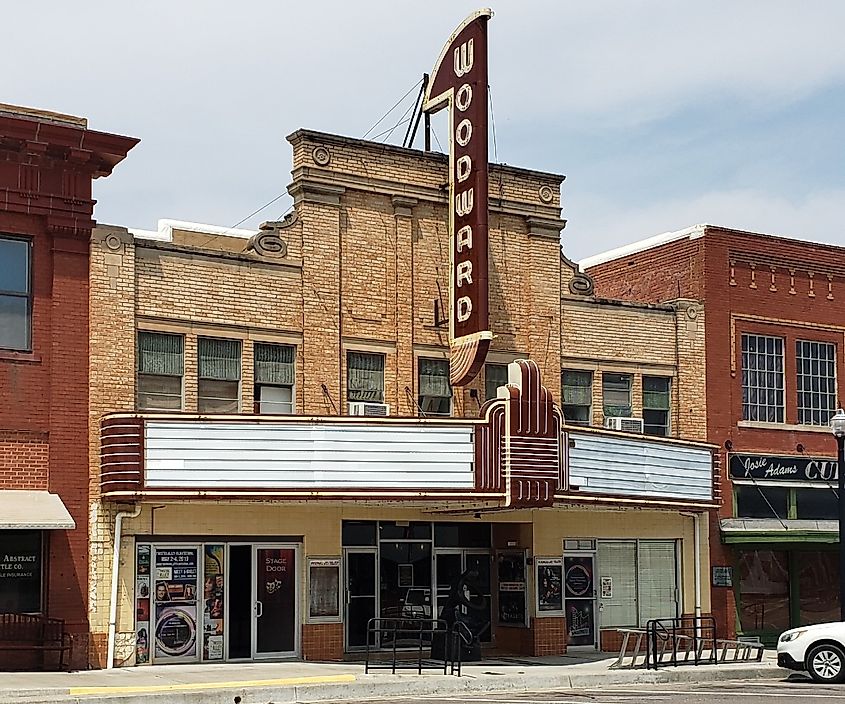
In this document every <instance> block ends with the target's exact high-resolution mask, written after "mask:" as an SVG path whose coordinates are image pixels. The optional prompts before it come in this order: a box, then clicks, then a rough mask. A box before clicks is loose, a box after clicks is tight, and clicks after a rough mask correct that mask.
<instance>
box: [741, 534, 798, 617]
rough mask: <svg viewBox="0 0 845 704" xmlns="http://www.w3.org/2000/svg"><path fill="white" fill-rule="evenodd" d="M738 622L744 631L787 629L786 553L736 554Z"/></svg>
mask: <svg viewBox="0 0 845 704" xmlns="http://www.w3.org/2000/svg"><path fill="white" fill-rule="evenodd" d="M739 590H740V595H741V599H740V608H739V615H740V622H741V624H742V630H743V632H745V633H749V632H752V633H753V632H760V631H777V632H780V631H785V630H786V629H787V628H789V625H790V624H789V568H788V559H787V553H786V552H783V551H774V550H747V551H741V552H740V553H739Z"/></svg>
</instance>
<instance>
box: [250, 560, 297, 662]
mask: <svg viewBox="0 0 845 704" xmlns="http://www.w3.org/2000/svg"><path fill="white" fill-rule="evenodd" d="M253 565H254V572H253V575H254V577H253V590H252V591H253V602H254V605H253V609H254V611H253V619H254V620H253V623H254V627H253V641H252V656H253V658H256V659H259V658H274V657H281V656H285V655H295V654H296V652H297V650H298V642H297V641H298V638H297V634H298V630H299V629H298V624H299V608H298V607H299V604H298V601H299V599H298V593H297V592H298V590H297V580H296V575H297V571H298V565H297V547H296V546H295V545H255V546H254V547H253Z"/></svg>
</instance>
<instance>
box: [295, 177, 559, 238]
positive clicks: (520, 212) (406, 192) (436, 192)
mask: <svg viewBox="0 0 845 704" xmlns="http://www.w3.org/2000/svg"><path fill="white" fill-rule="evenodd" d="M326 188H328V189H335V190H334V191H332V192H338V191H337V189H340V190H339V193H340V194H342V193H343V192H344V190H356V191H363V192H365V193H377V194H380V195H388V196H391V197H394V196H397V197H404V198H411V199H416V200H418V201H427V202H430V203H442V204H444V205H445V204H446V203H447V202H448V186H447V184H445V183H444V184H442V185H441V186H436V187H435V186H424V185H420V184H418V183H403V182H400V181H396V180H392V179H383V178H378V177H374V176H361V175H359V174H350V173H341V172H338V171H330V170H327V169H317V168H314V167H311V166H300V167H297V168H296V169H294V171H293V182H292V183H291V184H290V185H289V186H288V193H290V194H291V195H292V196H294V201H295V202H298V201H297V200H296V198H297V196H296V193H298V192H299V191H301V190H302V189H305V190H317V189H326ZM321 202H324V201H321ZM490 212H491V213H496V214H502V215H516V216H518V217H525V218H529V217H530V218H536V219H537V220H538V221H544V220H545V221H549V222H552V221H554V222H556V223H561V222H562V223H564V225H563V226H565V224H566V221H565V220H561V219H560V217H559V216H560V208H559V207H556V206H550V205H543V204H541V203H527V202H524V201H517V200H512V199H508V198H499V197H498V196H497V195H496V194H493V193H491V194H490ZM563 226H561V229H562V227H563ZM558 233H559V231H558ZM556 237H559V234H558V235H556Z"/></svg>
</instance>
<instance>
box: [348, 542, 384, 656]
mask: <svg viewBox="0 0 845 704" xmlns="http://www.w3.org/2000/svg"><path fill="white" fill-rule="evenodd" d="M343 564H344V567H345V576H344V582H345V584H346V614H345V615H344V618H343V623H344V630H345V637H346V649H347V650H361V649H363V648H364V647H366V645H367V622H368V621H369V620H370V619H371V618H374V617H375V615H376V584H377V583H378V580H377V579H376V551H375V550H367V549H361V550H355V549H347V550H346V551H345V552H344V560H343ZM370 645H371V646H373V647H378V643H377V642H374V641H371V642H370Z"/></svg>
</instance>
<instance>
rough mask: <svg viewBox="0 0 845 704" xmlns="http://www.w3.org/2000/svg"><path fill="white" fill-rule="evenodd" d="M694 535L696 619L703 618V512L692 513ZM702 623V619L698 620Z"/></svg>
mask: <svg viewBox="0 0 845 704" xmlns="http://www.w3.org/2000/svg"><path fill="white" fill-rule="evenodd" d="M692 527H693V531H692V535H693V538H692V539H693V541H694V542H695V546H694V547H693V556H694V557H693V559H694V560H695V565H694V568H693V574H694V575H695V616H696V619H698V618H701V514H700V513H694V514H692ZM698 623H700V621H698Z"/></svg>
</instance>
